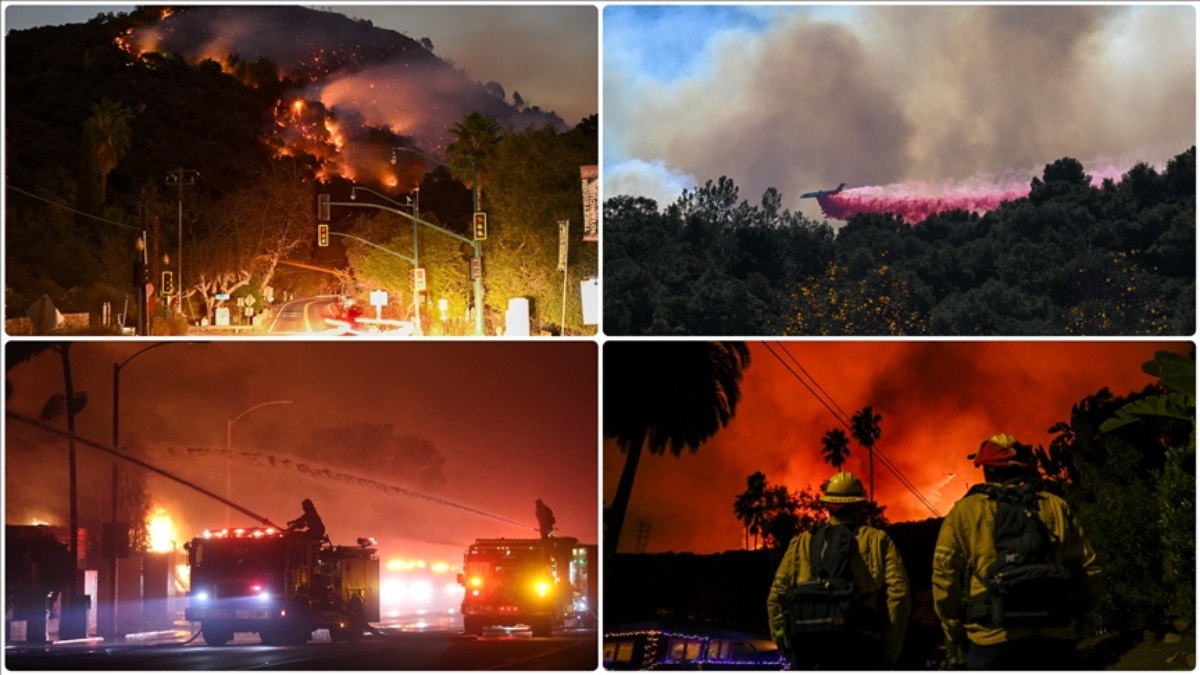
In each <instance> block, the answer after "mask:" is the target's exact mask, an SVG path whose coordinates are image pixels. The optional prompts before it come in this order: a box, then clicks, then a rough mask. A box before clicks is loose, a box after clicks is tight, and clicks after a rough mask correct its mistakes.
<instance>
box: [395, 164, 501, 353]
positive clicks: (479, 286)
mask: <svg viewBox="0 0 1200 675" xmlns="http://www.w3.org/2000/svg"><path fill="white" fill-rule="evenodd" d="M397 152H409V153H412V154H414V155H417V156H418V157H424V158H425V159H427V160H429V161H431V162H434V163H435V164H441V165H442V166H444V167H446V168H447V169H458V170H460V171H461V170H462V169H464V168H465V167H461V166H454V165H453V164H449V163H447V162H444V161H442V160H440V159H438V158H437V157H434V156H433V155H427V154H425V153H423V152H421V151H420V150H417V149H416V148H405V147H393V148H392V164H395V163H396V153H397ZM471 208H472V209H473V214H474V213H478V212H479V163H478V161H476V159H475V158H474V157H472V158H471ZM472 217H474V215H472ZM471 248H472V250H473V251H474V254H475V259H476V260H479V261H480V263H479V275H478V276H476V277H475V334H476V335H483V253H482V251H481V250H480V246H479V240H477V239H476V240H473V241H472V242H471Z"/></svg>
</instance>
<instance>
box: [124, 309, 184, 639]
mask: <svg viewBox="0 0 1200 675" xmlns="http://www.w3.org/2000/svg"><path fill="white" fill-rule="evenodd" d="M143 292H144V291H143ZM174 344H194V343H180V342H158V343H155V344H152V345H149V346H146V347H142V348H141V349H139V350H137V351H136V352H134V353H133V354H130V355H129V357H128V358H126V359H125V360H124V361H122V362H120V363H114V364H113V407H112V449H113V450H120V449H121V447H120V428H121V369H122V368H124V367H125V366H127V365H129V362H130V361H132V360H134V359H136V358H137V357H139V356H141V355H142V354H145V353H146V352H148V351H150V350H152V349H158V348H159V347H166V346H168V345H174ZM117 470H118V465H117V460H116V459H113V465H112V537H113V540H112V542H111V547H112V556H111V558H109V568H108V570H109V580H108V583H109V592H110V593H111V594H112V613H111V617H112V626H111V630H112V635H113V636H114V637H115V636H116V635H117V540H116V537H117V516H118V514H117ZM125 536H126V537H128V536H129V533H128V532H126V534H125Z"/></svg>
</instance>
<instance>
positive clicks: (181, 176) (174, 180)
mask: <svg viewBox="0 0 1200 675" xmlns="http://www.w3.org/2000/svg"><path fill="white" fill-rule="evenodd" d="M199 177H200V172H199V171H196V170H195V169H184V168H182V167H180V168H178V169H175V170H174V171H168V172H167V185H168V186H170V185H174V186H177V187H178V188H179V250H178V257H177V258H176V260H175V265H176V274H177V275H178V278H177V279H176V280H175V296H176V297H177V298H179V300H178V303H179V313H180V314H183V188H184V186H192V185H195V184H196V179H197V178H199Z"/></svg>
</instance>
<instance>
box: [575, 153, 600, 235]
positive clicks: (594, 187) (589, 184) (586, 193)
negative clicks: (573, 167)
mask: <svg viewBox="0 0 1200 675" xmlns="http://www.w3.org/2000/svg"><path fill="white" fill-rule="evenodd" d="M579 180H580V182H581V183H582V187H583V240H584V241H600V168H599V167H598V166H597V165H595V164H586V165H584V166H581V167H579Z"/></svg>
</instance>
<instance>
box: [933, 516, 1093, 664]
mask: <svg viewBox="0 0 1200 675" xmlns="http://www.w3.org/2000/svg"><path fill="white" fill-rule="evenodd" d="M1038 517H1039V518H1040V519H1041V521H1042V522H1043V523H1045V524H1046V531H1047V533H1048V534H1049V537H1050V559H1049V560H1048V561H1047V562H1049V563H1052V564H1055V565H1061V566H1064V567H1066V568H1067V569H1069V570H1071V571H1072V572H1073V573H1074V574H1075V576H1076V578H1077V579H1078V580H1079V581H1080V584H1079V587H1080V592H1081V593H1082V594H1083V596H1084V597H1081V598H1080V603H1079V606H1080V607H1081V608H1082V612H1083V613H1084V614H1089V613H1090V612H1091V611H1092V610H1094V609H1095V607H1096V605H1097V604H1098V603H1099V600H1100V594H1101V592H1102V581H1101V575H1100V565H1099V564H1098V563H1097V561H1096V552H1095V551H1094V550H1093V549H1092V547H1091V545H1090V544H1089V543H1088V541H1087V539H1086V538H1084V536H1083V528H1082V527H1081V526H1080V524H1079V521H1078V520H1076V519H1075V516H1074V515H1073V514H1072V513H1071V509H1070V507H1069V506H1067V503H1066V502H1065V501H1064V500H1063V499H1062V498H1060V497H1058V496H1057V495H1053V494H1050V493H1049V492H1038ZM995 520H996V502H995V501H993V500H991V499H989V498H988V496H987V495H985V494H972V495H968V496H966V497H964V498H962V499H960V500H959V501H958V503H957V504H955V505H954V508H953V509H951V510H950V513H949V514H948V515H947V516H946V519H945V520H944V521H943V522H942V529H941V531H940V532H939V533H938V540H937V546H936V547H935V548H934V553H933V608H934V610H935V611H936V612H937V615H938V618H939V619H941V622H942V630H943V632H945V634H946V641H947V644H955V645H960V646H962V645H964V644H965V643H966V641H967V640H970V641H971V642H973V643H975V644H979V645H994V644H999V643H1001V642H1005V641H1008V640H1018V639H1020V638H1023V637H1029V636H1034V635H1041V636H1045V637H1055V638H1062V639H1069V640H1074V639H1077V638H1078V637H1079V633H1080V629H1081V624H1080V621H1079V620H1078V617H1077V620H1076V621H1073V622H1072V623H1071V624H1070V625H1067V626H1062V627H1057V628H1013V629H1004V628H989V627H986V626H982V625H979V624H977V623H966V622H965V611H966V606H967V600H968V598H971V597H974V596H977V595H980V594H982V593H984V592H986V590H987V588H986V587H985V586H984V585H983V582H982V581H981V580H980V579H979V578H978V577H985V578H986V576H987V574H988V571H989V570H991V568H992V564H993V563H995V562H996V543H995ZM972 570H974V573H972ZM977 575H978V576H977Z"/></svg>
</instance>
